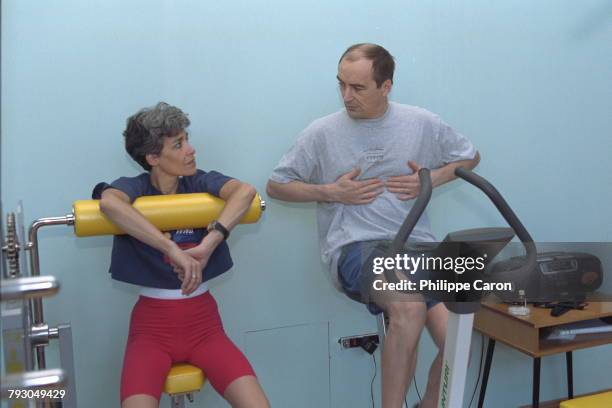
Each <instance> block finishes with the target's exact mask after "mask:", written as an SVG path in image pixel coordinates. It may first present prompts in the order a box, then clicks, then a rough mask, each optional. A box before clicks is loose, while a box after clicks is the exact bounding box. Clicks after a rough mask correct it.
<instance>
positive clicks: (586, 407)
mask: <svg viewBox="0 0 612 408" xmlns="http://www.w3.org/2000/svg"><path fill="white" fill-rule="evenodd" d="M607 407H612V391H608V392H602V393H599V394H593V395H587V396H586V397H580V398H574V399H571V400H567V401H563V402H562V403H561V405H560V406H559V408H607Z"/></svg>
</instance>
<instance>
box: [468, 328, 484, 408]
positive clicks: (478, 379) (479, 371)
mask: <svg viewBox="0 0 612 408" xmlns="http://www.w3.org/2000/svg"><path fill="white" fill-rule="evenodd" d="M483 355H484V335H483V334H482V333H480V361H479V362H478V377H477V378H476V384H474V392H473V393H472V398H470V405H468V408H471V407H472V402H473V401H474V396H476V390H477V389H478V383H479V382H480V374H481V373H482V357H483Z"/></svg>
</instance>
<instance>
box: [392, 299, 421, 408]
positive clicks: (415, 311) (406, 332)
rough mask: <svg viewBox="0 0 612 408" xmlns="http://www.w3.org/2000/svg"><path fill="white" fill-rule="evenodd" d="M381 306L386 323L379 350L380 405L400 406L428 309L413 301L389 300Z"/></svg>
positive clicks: (411, 375)
mask: <svg viewBox="0 0 612 408" xmlns="http://www.w3.org/2000/svg"><path fill="white" fill-rule="evenodd" d="M383 308H384V309H385V310H386V313H387V315H388V317H389V327H388V328H387V335H386V337H385V341H384V344H383V350H382V364H381V369H382V370H381V371H382V408H399V407H401V406H402V404H403V403H404V398H405V396H406V392H407V390H408V386H409V385H410V381H411V380H412V377H413V376H414V367H415V362H416V348H417V344H418V342H419V338H420V336H421V331H422V330H423V327H424V326H425V322H426V310H427V309H426V307H425V303H423V302H415V301H392V302H391V301H390V302H388V303H387V304H386V305H383Z"/></svg>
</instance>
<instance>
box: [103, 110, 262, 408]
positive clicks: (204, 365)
mask: <svg viewBox="0 0 612 408" xmlns="http://www.w3.org/2000/svg"><path fill="white" fill-rule="evenodd" d="M189 124H190V122H189V119H188V118H187V115H185V114H184V113H183V112H182V111H181V110H180V109H178V108H176V107H174V106H170V105H168V104H166V103H163V102H160V103H158V104H157V105H156V106H154V107H152V108H145V109H143V110H141V111H139V112H138V113H136V114H135V115H133V116H131V117H130V118H128V121H127V128H126V130H125V132H124V133H123V135H124V136H125V147H126V150H127V152H128V153H129V155H130V156H131V157H132V158H133V159H134V160H135V161H136V162H137V163H138V164H140V165H141V166H142V167H143V168H144V169H145V170H146V171H147V172H145V173H142V174H140V175H139V176H137V177H121V178H119V179H117V180H115V181H114V182H113V183H112V184H110V185H108V184H106V183H100V184H98V185H97V186H96V188H95V189H94V198H100V210H101V211H102V212H103V213H104V214H105V215H106V216H107V217H108V218H109V219H110V220H112V221H113V222H114V223H115V224H117V225H118V226H119V227H121V228H122V230H123V231H125V232H126V233H127V235H119V236H115V238H114V241H113V252H112V260H111V266H110V272H111V274H112V277H113V279H117V280H120V281H123V282H128V283H131V284H135V285H138V286H140V287H141V289H140V297H139V300H138V302H137V303H136V305H135V306H134V309H133V311H132V316H131V321H130V331H129V337H128V341H127V346H126V350H125V356H124V361H123V372H122V378H121V406H122V408H149V407H158V406H159V398H160V396H161V393H162V391H163V386H164V381H165V379H166V376H167V374H168V371H169V370H170V367H171V365H172V364H173V363H175V362H181V361H184V362H189V363H191V364H193V365H195V366H198V367H200V368H201V369H202V370H203V371H204V372H205V374H206V376H207V378H208V380H209V381H210V383H211V384H212V386H213V387H214V388H215V390H216V391H217V392H218V393H219V394H221V395H222V396H223V397H224V398H225V399H226V400H227V401H228V402H229V403H230V404H231V405H232V407H239V408H242V407H249V408H250V407H253V408H255V407H257V408H259V407H268V406H269V404H268V401H267V399H266V396H265V395H264V392H263V390H262V388H261V386H260V385H259V382H258V381H257V379H256V377H255V373H254V372H253V369H252V368H251V366H250V364H249V362H248V361H247V359H246V358H245V357H244V355H243V354H242V353H241V352H240V350H238V348H236V346H235V345H234V344H233V343H232V342H231V340H230V339H229V338H228V337H227V335H226V334H225V332H224V330H223V325H222V323H221V318H220V316H219V313H218V310H217V305H216V302H215V300H214V298H213V297H212V295H211V294H210V292H209V291H208V288H207V284H206V282H204V281H206V280H209V279H211V278H213V277H215V276H217V275H219V274H221V273H223V272H225V271H227V270H228V269H229V268H231V266H232V259H231V257H230V253H229V248H228V246H227V244H226V242H225V240H226V239H227V236H228V235H229V231H231V229H232V228H233V227H234V226H235V225H236V224H237V223H238V221H239V220H240V219H241V218H242V216H243V215H244V214H245V213H246V212H247V210H248V208H249V206H250V204H251V201H252V200H253V198H254V196H255V189H254V188H253V187H252V186H250V185H248V184H246V183H242V182H240V181H238V180H236V179H232V178H230V177H227V176H225V175H223V174H221V173H218V172H216V171H210V172H204V171H202V170H198V169H197V168H196V161H195V149H194V148H193V147H192V146H191V145H190V144H189V138H188V134H187V132H186V129H187V127H188V126H189ZM196 192H205V193H210V194H212V195H215V196H217V197H220V198H221V199H223V200H225V202H226V204H225V207H224V208H223V211H222V212H221V214H220V215H219V218H218V219H217V220H215V221H213V222H212V223H211V224H210V225H209V226H208V228H206V229H204V228H201V229H186V230H178V231H172V232H170V233H162V232H160V231H159V230H158V229H157V228H156V227H155V226H153V225H152V224H151V223H150V222H149V221H147V219H145V218H144V217H143V216H142V215H141V214H140V213H139V212H138V211H137V210H136V209H135V208H134V207H132V205H131V203H132V202H133V201H134V200H135V199H136V198H138V197H140V196H146V195H159V194H183V193H196Z"/></svg>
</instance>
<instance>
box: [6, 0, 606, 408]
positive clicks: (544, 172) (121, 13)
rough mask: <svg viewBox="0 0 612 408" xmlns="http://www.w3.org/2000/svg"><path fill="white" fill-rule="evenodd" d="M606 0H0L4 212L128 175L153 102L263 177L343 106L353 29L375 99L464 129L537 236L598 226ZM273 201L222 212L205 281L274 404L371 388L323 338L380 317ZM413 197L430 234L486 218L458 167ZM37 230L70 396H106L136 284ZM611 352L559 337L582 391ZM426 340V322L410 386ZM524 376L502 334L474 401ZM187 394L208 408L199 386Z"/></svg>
mask: <svg viewBox="0 0 612 408" xmlns="http://www.w3.org/2000/svg"><path fill="white" fill-rule="evenodd" d="M611 14H612V4H611V3H610V2H609V1H605V0H583V1H580V2H576V1H571V0H548V1H538V2H533V1H527V0H524V1H518V0H514V1H495V2H492V1H484V0H479V1H451V0H444V1H443V0H437V1H426V0H419V1H416V0H413V1H407V0H405V1H389V0H385V1H378V2H373V1H363V0H357V1H326V2H322V1H321V2H287V1H279V0H272V1H244V0H243V1H234V2H219V1H215V2H210V1H195V0H194V1H170V0H167V1H162V0H142V1H118V0H112V1H110V0H105V1H102V0H100V1H77V0H73V1H67V0H64V1H53V2H43V1H33V0H29V1H26V0H5V1H3V2H2V67H1V68H2V166H1V171H2V202H3V205H4V209H5V211H6V210H8V209H12V208H14V207H15V206H16V204H17V202H18V200H23V202H24V206H25V209H26V219H27V220H28V222H29V221H31V220H33V219H35V218H39V217H46V216H59V215H64V214H66V213H68V212H69V211H70V208H71V203H72V201H74V200H75V199H81V198H88V197H89V194H90V190H91V187H92V186H93V185H94V184H95V183H96V182H98V181H101V180H112V179H114V178H115V177H117V176H120V175H134V174H137V173H138V171H139V170H138V169H137V168H136V166H135V165H133V164H132V163H131V162H130V160H129V158H128V156H127V155H126V154H125V153H124V151H123V148H122V140H121V131H122V130H123V127H124V124H125V118H126V117H127V116H128V115H129V114H131V113H133V112H134V111H135V110H137V109H139V108H140V107H142V106H148V105H151V104H154V103H155V102H157V101H159V100H165V101H168V102H170V103H172V104H176V105H178V106H180V107H182V108H183V109H184V110H185V111H186V112H189V113H190V117H191V119H192V123H193V124H192V127H191V134H192V139H193V143H194V145H195V147H196V149H197V150H198V158H199V165H200V166H201V167H203V168H218V169H221V170H223V171H224V172H226V173H228V174H231V175H234V176H236V177H239V178H241V179H243V180H245V181H248V182H250V183H252V184H253V185H255V186H256V187H257V189H258V190H259V191H260V192H262V193H263V192H264V188H265V183H266V180H267V178H268V176H269V174H270V170H271V168H272V167H273V166H274V165H275V164H276V163H277V161H278V159H279V158H280V156H281V155H282V154H283V152H284V151H285V150H286V149H287V148H288V147H289V146H290V145H291V143H292V142H293V140H294V139H295V137H296V135H297V133H298V132H299V131H300V130H301V129H302V128H304V127H305V126H306V125H307V124H308V123H309V122H310V121H312V120H313V119H315V118H317V117H319V116H322V115H324V114H327V113H330V112H333V111H335V110H337V109H339V107H340V106H341V104H340V99H339V97H338V93H337V90H336V80H335V75H336V63H337V60H338V57H339V55H340V54H341V53H342V51H343V50H344V49H345V48H346V47H347V46H348V45H350V44H352V43H356V42H363V41H368V42H377V43H380V44H382V45H384V46H385V47H387V48H388V49H389V50H390V51H391V53H392V54H394V56H395V57H396V61H397V71H396V76H395V86H394V90H393V94H392V99H393V100H396V101H400V102H404V103H409V104H414V105H420V106H422V107H425V108H427V109H430V110H432V111H434V112H437V113H439V114H440V115H441V116H442V117H443V118H445V119H446V121H447V122H449V123H451V124H452V125H453V126H454V127H456V128H457V129H459V130H460V131H462V132H463V133H465V134H466V135H467V136H468V137H469V138H471V139H472V140H473V142H474V143H475V144H476V146H477V147H478V148H479V150H480V152H481V154H482V157H483V159H482V163H481V165H480V167H479V169H478V171H479V172H480V173H481V174H483V175H484V176H485V177H487V178H489V179H490V180H491V181H492V182H494V183H495V184H496V185H497V186H498V187H499V189H500V191H501V192H502V193H503V194H504V195H505V197H506V198H507V200H508V201H509V203H510V204H511V205H512V206H513V207H514V209H515V211H516V212H517V214H518V215H519V216H520V217H521V218H522V220H523V222H524V224H525V225H526V226H527V228H528V229H529V230H530V232H531V234H532V235H533V236H534V238H535V239H536V240H541V241H572V240H576V241H612V215H611V211H610V202H612V188H611V187H610V186H612V166H611V165H610V153H611V152H612V134H611V131H610V128H611V127H612V126H611V125H612V119H611V115H610V112H611V111H612V109H611V103H610V101H611V100H612V80H611V78H610V75H611V72H612V70H611V69H612V50H611V48H610V44H612V24H610V15H611ZM268 202H269V210H268V211H267V212H266V214H265V216H264V218H263V220H262V221H261V222H260V223H259V224H257V225H250V226H243V227H240V228H238V229H237V230H236V231H235V233H234V234H233V237H232V239H231V243H232V250H233V253H234V258H235V263H236V267H235V268H234V270H233V272H231V273H229V274H227V276H225V277H222V278H220V279H218V281H217V282H215V283H214V284H213V285H212V286H213V292H214V294H215V296H216V297H217V299H218V301H219V303H220V305H221V312H222V315H223V317H224V319H225V325H226V329H227V331H228V333H229V334H230V336H231V337H232V338H233V339H234V340H235V341H236V343H237V344H238V345H239V346H240V347H241V348H243V349H245V350H246V353H247V354H248V355H249V357H250V358H251V360H252V361H253V363H254V365H255V368H256V369H257V370H258V372H260V373H262V381H263V383H264V387H265V388H266V390H268V392H269V394H270V396H271V399H272V403H273V405H274V406H277V407H296V408H299V407H312V406H315V405H316V406H330V407H355V408H359V407H364V408H365V407H368V406H370V404H371V403H370V395H369V394H370V379H371V374H372V360H371V358H370V357H369V356H368V355H366V354H365V353H362V352H361V351H358V350H350V351H341V350H339V348H338V345H337V343H336V341H337V339H338V338H339V337H341V336H347V335H351V334H356V333H364V332H372V331H375V320H374V319H373V318H372V317H370V316H368V314H366V313H365V312H364V310H363V308H362V307H361V306H360V305H358V304H355V303H353V302H351V301H349V300H347V299H346V298H344V297H343V296H342V295H340V294H339V293H337V292H336V291H335V290H334V289H333V288H332V287H331V285H330V283H329V280H328V278H327V276H326V272H325V271H324V269H323V267H322V265H321V264H320V262H319V258H318V248H317V243H316V226H315V214H314V206H313V205H292V204H285V203H281V202H278V201H274V200H268ZM430 215H431V216H432V218H433V220H434V228H435V230H436V233H437V234H438V235H443V234H444V233H445V232H446V231H448V230H455V229H462V228H466V227H472V226H481V225H482V226H485V225H502V224H503V222H502V219H501V217H500V216H499V215H497V214H496V212H495V211H494V210H493V209H492V206H491V205H490V204H489V203H488V202H487V201H486V200H485V199H484V197H483V196H482V195H481V194H480V192H478V191H474V189H472V188H469V187H468V186H465V185H461V183H453V184H452V185H448V186H444V187H442V188H440V189H439V191H437V192H436V194H435V196H434V203H433V204H432V207H431V209H430ZM40 240H41V263H42V267H43V273H44V274H53V275H56V276H57V277H58V278H59V279H60V280H61V283H62V290H61V293H60V294H59V295H58V296H57V297H56V298H53V299H51V300H49V301H48V302H46V305H47V307H46V317H47V320H48V322H50V323H51V324H57V323H59V322H62V321H70V322H71V323H72V325H73V328H74V338H75V341H76V347H75V353H76V364H77V370H78V374H79V377H78V387H79V400H80V402H81V406H87V407H92V408H98V407H108V406H111V405H114V404H115V403H116V402H117V399H118V397H117V395H118V384H119V372H120V367H121V358H122V353H123V347H124V341H125V337H126V330H127V325H128V319H129V310H130V308H131V305H132V303H133V301H134V294H133V293H132V292H131V291H130V289H129V288H126V287H124V286H121V285H117V284H113V283H112V282H111V280H110V278H109V276H108V275H107V273H106V270H107V267H108V262H109V251H110V244H111V239H110V238H108V237H101V238H87V239H76V238H74V237H73V235H72V234H71V232H70V231H69V230H68V229H67V228H63V227H56V228H50V229H48V230H43V231H42V233H41V239H40ZM606 262H607V266H608V268H611V267H612V259H610V258H608V259H607V261H606ZM605 286H606V288H607V289H608V290H610V291H612V283H611V282H610V280H608V281H607V283H606V284H605ZM309 336H311V337H312V338H308V337H309ZM474 338H475V340H474V343H473V353H472V366H471V368H470V372H469V374H468V391H467V392H466V394H468V395H467V396H468V397H469V394H471V390H472V387H473V385H474V382H475V379H476V373H477V365H478V364H477V363H478V360H477V358H478V356H479V351H480V338H479V336H478V335H475V337H474ZM53 351H54V350H53V349H51V350H50V352H49V354H50V355H53V354H54V353H53ZM611 351H612V348H611V346H606V347H599V348H596V349H591V350H584V351H580V352H577V353H575V363H574V364H575V375H574V378H575V383H576V384H575V391H576V392H577V393H582V392H589V391H592V390H596V389H601V388H604V387H609V386H610V384H609V374H610V373H611V372H612V353H611ZM433 354H434V348H433V346H432V343H431V341H430V339H429V337H428V336H424V341H423V344H422V345H421V347H420V348H419V356H420V357H419V366H418V369H417V380H418V383H419V388H420V390H421V392H422V391H423V390H424V388H425V379H426V372H427V367H428V364H429V361H430V360H431V358H433ZM378 361H380V360H378ZM326 364H327V365H326ZM594 373H602V374H601V375H595V374H594ZM603 373H607V374H603ZM530 379H531V359H529V358H528V357H526V356H524V355H522V354H519V353H517V352H515V351H512V350H510V349H508V348H506V347H504V346H502V345H500V346H498V348H497V352H496V357H495V361H494V366H493V370H492V374H491V378H490V381H489V387H488V393H487V395H488V397H487V400H488V401H489V404H490V406H495V407H515V406H518V405H521V404H526V403H528V402H529V401H530V399H531V382H530ZM564 384H565V379H564V359H563V357H562V356H552V357H547V358H545V359H544V360H543V367H542V387H541V395H542V398H543V399H552V398H558V397H562V396H563V395H564V394H565V385H564ZM375 393H376V395H375V398H376V399H378V391H375ZM198 398H199V400H200V401H201V400H203V401H205V402H206V404H205V406H207V407H209V406H210V407H213V406H225V405H224V404H223V403H222V402H220V401H221V400H220V399H219V398H218V397H217V396H216V395H215V394H214V392H213V391H212V389H211V388H209V387H207V388H206V389H205V391H204V392H203V393H201V395H200V396H199V397H198ZM415 400H416V395H415V392H414V390H412V391H411V392H410V394H409V402H411V401H412V402H413V401H415ZM313 404H314V405H313ZM489 404H487V405H489Z"/></svg>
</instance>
